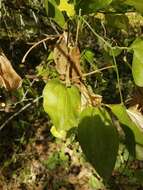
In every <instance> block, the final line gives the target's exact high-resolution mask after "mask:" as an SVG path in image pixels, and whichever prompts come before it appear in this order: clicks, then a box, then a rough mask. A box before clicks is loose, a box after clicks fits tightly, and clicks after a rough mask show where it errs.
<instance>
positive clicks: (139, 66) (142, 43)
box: [131, 38, 143, 87]
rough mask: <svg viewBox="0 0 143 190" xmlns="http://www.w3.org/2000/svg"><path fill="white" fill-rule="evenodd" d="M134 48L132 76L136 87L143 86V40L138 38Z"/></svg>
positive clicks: (133, 45)
mask: <svg viewBox="0 0 143 190" xmlns="http://www.w3.org/2000/svg"><path fill="white" fill-rule="evenodd" d="M131 47H132V48H133V51H134V54H133V63H132V74H133V78H134V81H135V83H136V85H138V86H140V87H142V86H143V58H142V52H143V40H142V39H140V38H137V39H136V40H135V41H134V42H133V44H132V45H131Z"/></svg>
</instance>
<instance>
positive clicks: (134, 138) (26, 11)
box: [0, 0, 143, 190]
mask: <svg viewBox="0 0 143 190" xmlns="http://www.w3.org/2000/svg"><path fill="white" fill-rule="evenodd" d="M142 13H143V5H142V1H141V0H138V1H134V0H125V1H122V0H108V1H107V0H106V1H104V0H102V1H96V2H94V1H92V0H88V2H87V1H78V0H76V1H66V0H62V1H61V0H60V1H58V0H57V1H54V0H49V1H47V0H45V1H44V0H39V1H38V0H23V1H21V0H11V1H10V0H1V2H0V18H1V20H0V21H1V22H0V48H1V49H2V50H3V52H4V54H5V55H6V57H7V58H8V59H9V60H10V62H11V64H12V66H13V68H14V69H15V71H16V72H17V73H18V74H19V75H20V76H21V78H22V79H23V83H22V86H21V87H20V88H19V89H16V90H12V91H7V90H6V89H5V88H4V87H2V88H0V174H1V175H0V188H1V189H4V190H7V189H8V190H12V189H19V190H24V189H27V190H36V189H37V190H40V189H41V190H66V189H67V190H80V189H81V190H84V189H85V190H88V189H89V190H92V189H97V190H98V189H103V190H104V189H111V190H112V189H116V190H117V189H120V190H124V189H125V190H126V189H133V190H138V189H142V188H143V162H142V160H143V154H142V145H143V134H142V126H143V124H142V94H143V92H142V86H143V77H142V71H143V68H142V67H143V66H142V49H143V41H142V30H143V17H142ZM65 31H66V32H67V33H66V34H68V38H69V41H68V43H69V44H70V45H69V44H68V45H69V46H70V47H75V46H76V47H78V49H79V50H80V53H77V52H76V53H75V54H72V56H73V57H74V56H75V57H76V58H73V57H72V58H73V60H74V61H73V62H76V61H75V60H78V61H77V64H79V63H80V66H81V68H80V69H79V70H80V72H81V75H82V76H83V78H82V77H81V76H80V72H79V73H78V74H77V73H76V74H75V73H74V72H73V73H74V74H71V75H70V77H71V78H70V82H71V84H70V85H75V86H76V87H78V89H80V90H79V93H80V95H81V94H82V93H83V91H84V90H83V89H82V87H81V86H80V87H79V84H84V85H85V86H86V90H87V91H86V92H85V94H86V95H87V96H88V98H86V101H83V100H82V101H83V104H84V106H85V107H86V106H87V107H88V106H89V105H90V108H93V112H92V111H91V110H90V108H87V109H89V110H85V112H84V111H83V113H82V115H81V116H80V124H77V120H76V119H75V118H73V120H72V121H73V122H74V127H76V126H75V125H79V127H78V129H77V128H74V127H73V125H72V124H69V120H70V118H72V114H71V113H72V112H75V108H74V106H73V105H72V104H71V105H69V107H70V106H71V107H70V109H69V107H67V110H66V111H67V112H68V116H67V114H65V116H64V117H65V120H66V119H67V123H68V124H67V126H68V127H67V126H66V125H64V126H63V125H61V126H62V127H63V128H62V129H61V128H60V127H59V126H60V125H55V123H56V122H55V120H56V119H57V118H58V116H57V115H56V113H57V110H58V108H57V107H54V108H53V107H52V108H51V109H50V110H48V109H47V108H49V101H48V98H49V99H50V97H49V96H48V95H44V93H43V89H45V94H46V90H47V92H48V94H49V92H53V91H51V89H50V90H49V88H48V87H47V89H46V88H45V85H46V84H47V83H48V84H50V81H53V79H58V80H60V81H62V82H60V84H59V86H58V87H57V88H58V90H59V91H58V90H57V92H56V93H57V94H60V93H61V94H64V93H65V94H66V93H67V92H65V91H64V90H65V89H66V90H67V89H68V87H67V86H64V87H63V88H62V87H61V86H60V85H63V83H64V84H65V83H66V85H67V82H69V81H67V79H68V76H67V70H66V72H65V73H63V75H64V78H63V76H62V74H61V70H62V71H63V70H64V69H65V67H63V63H65V64H67V62H68V63H70V61H69V57H68V61H67V58H66V56H63V57H62V56H61V53H59V52H58V48H57V47H58V45H61V42H60V41H59V39H60V37H61V38H62V36H63V33H64V32H65ZM70 35H71V36H70ZM70 37H71V38H70ZM33 45H35V47H34V46H33ZM66 45H67V44H66ZM66 45H65V44H64V45H63V46H64V47H65V49H64V51H65V52H66V51H67V49H68V48H69V46H68V48H67V47H66ZM63 46H61V47H62V48H63ZM31 47H32V49H31V51H30V52H29V54H26V53H27V52H28V50H29V48H31ZM55 48H57V49H55ZM66 48H67V49H66ZM55 51H57V52H56V53H55ZM59 54H60V56H61V57H62V58H60V59H61V63H62V66H61V65H59V61H58V59H59V58H58V57H56V55H59ZM25 55H27V56H26V57H24V56H25ZM60 56H59V57H60ZM70 56H71V55H70ZM23 58H24V59H23ZM56 61H57V62H56ZM71 62H72V61H71ZM1 64H2V63H0V66H1ZM57 64H58V65H57ZM58 68H59V69H58ZM72 69H73V68H72ZM72 69H71V70H72ZM73 70H74V69H73ZM84 77H85V78H84ZM74 78H76V80H75V81H74V80H73V79H74ZM11 80H13V79H12V78H11ZM82 80H83V81H84V82H83V81H82ZM54 85H55V84H54ZM68 85H69V84H68ZM83 88H84V87H83ZM71 94H72V93H71ZM83 94H84V93H83ZM42 95H44V100H45V102H46V103H47V105H48V106H45V107H44V108H43V97H42ZM72 95H73V94H72ZM72 95H71V96H72ZM74 95H75V94H74ZM89 95H90V96H89ZM65 96H66V95H65ZM77 96H78V95H77ZM89 97H92V98H94V101H93V102H92V101H91V99H90V98H89ZM74 98H75V99H74ZM73 99H74V100H75V102H78V98H77V97H73ZM60 100H63V102H62V101H61V102H62V103H61V104H60V105H59V107H60V108H61V113H63V112H64V109H63V108H62V106H63V107H64V106H65V107H66V105H65V101H64V100H65V97H64V95H63V96H61V97H60ZM120 103H122V104H120ZM74 105H75V104H74ZM111 105H114V106H115V107H114V106H113V107H112V106H111ZM82 106H83V105H82ZM84 106H83V107H84ZM101 106H102V107H101ZM120 106H123V107H120ZM83 107H82V109H83ZM98 107H101V110H100V111H103V112H104V114H103V117H102V116H101V113H100V111H99V110H97V109H98ZM105 107H106V110H105ZM102 109H103V110H102ZM127 109H128V112H127ZM69 110H70V111H69ZM83 110H84V109H83ZM107 110H108V112H107ZM45 111H46V112H47V113H48V114H47V113H46V112H45ZM111 111H112V113H111ZM67 112H66V113H67ZM94 112H95V113H94ZM129 112H131V114H132V115H134V118H135V119H134V120H133V119H129V115H128V114H129ZM91 113H92V114H93V113H94V114H93V115H92V114H91ZM70 114H71V115H70ZM113 114H114V115H113ZM136 114H137V116H139V119H138V117H137V116H136ZM53 115H54V116H53ZM77 115H78V113H77ZM96 115H98V116H100V118H101V120H102V125H101V120H100V121H99V124H98V125H99V126H100V125H101V127H102V126H103V127H105V128H103V130H102V131H103V133H102V132H101V128H99V129H97V128H96V129H95V131H90V130H88V129H89V128H88V129H86V128H87V127H89V126H92V125H93V126H94V124H93V123H97V118H94V117H92V116H96ZM88 116H89V118H87V120H86V118H85V117H88ZM90 116H91V117H90ZM105 116H107V118H106V117H105ZM54 117H55V118H54ZM110 117H111V118H112V120H113V121H114V127H113V130H112V129H111V132H110V133H109V135H108V132H107V133H106V122H107V124H108V125H109V123H110V122H109V120H110V119H111V118H110ZM77 118H78V116H77ZM91 118H92V119H93V120H92V121H91ZM102 118H103V119H102ZM105 118H106V119H107V120H108V121H107V120H106V119H105ZM58 119H59V118H58ZM84 119H85V120H84ZM58 121H59V120H58ZM108 122H109V123H108ZM53 123H54V125H55V126H56V128H53ZM75 123H76V124H75ZM84 124H85V126H84ZM108 125H107V126H108ZM84 127H85V129H84ZM69 128H70V130H69ZM114 129H116V132H117V131H118V135H117V134H116V132H113V131H114ZM84 130H85V131H84ZM86 130H87V131H89V133H87V131H86ZM96 134H97V137H96ZM89 135H90V137H89ZM116 135H117V136H116ZM98 137H99V139H98ZM111 137H113V138H111ZM89 138H90V139H91V142H89ZM110 139H113V142H112V141H110ZM117 139H119V140H117ZM116 141H117V142H116ZM100 142H101V149H100V148H99V147H100ZM107 142H109V146H108V144H107ZM88 143H89V144H88ZM90 143H91V144H90ZM91 145H94V146H91ZM105 145H107V146H108V147H110V145H112V146H111V149H110V148H108V147H106V146H105ZM118 146H119V148H118ZM112 147H113V148H112ZM94 150H95V152H94ZM92 153H93V155H92ZM104 153H105V154H104ZM97 155H99V158H97V157H96V156H97ZM94 156H95V157H94ZM106 156H107V157H106ZM92 158H93V159H92ZM103 158H107V160H108V159H109V164H107V163H104V160H105V159H103ZM87 161H89V162H90V163H91V164H92V166H91V165H90V163H89V162H87ZM115 162H116V163H115ZM100 163H101V165H100ZM114 165H115V167H114ZM103 166H104V167H103ZM113 168H114V169H113ZM111 173H112V174H111ZM99 175H100V176H99ZM106 178H108V180H107V179H106Z"/></svg>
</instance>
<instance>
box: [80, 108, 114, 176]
mask: <svg viewBox="0 0 143 190" xmlns="http://www.w3.org/2000/svg"><path fill="white" fill-rule="evenodd" d="M78 138H79V143H80V145H81V148H82V150H83V153H84V154H85V156H86V158H87V160H88V161H89V162H90V163H91V164H92V165H93V167H94V168H95V170H96V171H97V172H98V173H99V175H100V176H101V177H103V178H104V179H108V178H109V177H110V175H111V173H112V170H113V168H114V165H115V161H116V156H117V152H118V134H117V131H116V128H115V127H114V126H113V124H112V121H111V118H110V116H109V114H108V112H107V111H106V110H105V109H103V108H93V107H89V108H86V109H85V110H84V111H83V112H82V114H81V119H80V123H79V128H78Z"/></svg>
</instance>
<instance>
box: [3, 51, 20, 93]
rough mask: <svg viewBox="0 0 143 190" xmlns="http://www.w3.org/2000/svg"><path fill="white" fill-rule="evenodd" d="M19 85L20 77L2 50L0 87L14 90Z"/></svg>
mask: <svg viewBox="0 0 143 190" xmlns="http://www.w3.org/2000/svg"><path fill="white" fill-rule="evenodd" d="M21 84H22V79H21V77H20V76H19V75H18V74H17V73H16V71H15V70H14V69H13V67H12V65H11V63H10V61H9V60H8V59H7V57H6V56H5V54H4V53H3V52H2V50H0V86H4V87H5V89H6V90H15V89H17V88H19V87H20V86H21Z"/></svg>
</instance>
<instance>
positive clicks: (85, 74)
mask: <svg viewBox="0 0 143 190" xmlns="http://www.w3.org/2000/svg"><path fill="white" fill-rule="evenodd" d="M112 68H115V66H113V65H112V66H107V67H103V68H101V69H97V70H95V71H91V72H89V73H84V74H82V77H87V76H90V75H93V74H96V73H100V72H101V71H103V70H106V69H112ZM78 78H81V76H77V77H74V78H72V79H73V80H74V79H78Z"/></svg>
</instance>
